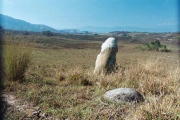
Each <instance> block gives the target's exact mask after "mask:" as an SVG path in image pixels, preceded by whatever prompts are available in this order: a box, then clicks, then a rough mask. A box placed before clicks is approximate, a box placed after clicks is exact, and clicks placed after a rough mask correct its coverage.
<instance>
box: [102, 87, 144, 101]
mask: <svg viewBox="0 0 180 120" xmlns="http://www.w3.org/2000/svg"><path fill="white" fill-rule="evenodd" d="M104 98H105V99H107V100H110V101H116V102H131V103H136V102H141V101H144V98H143V96H142V95H141V94H140V93H139V92H138V91H136V90H135V89H133V88H117V89H113V90H109V91H107V92H106V93H105V94H104Z"/></svg>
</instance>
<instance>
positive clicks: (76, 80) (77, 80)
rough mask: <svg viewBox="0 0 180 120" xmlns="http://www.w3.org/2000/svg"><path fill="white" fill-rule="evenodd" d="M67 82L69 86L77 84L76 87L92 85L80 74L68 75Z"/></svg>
mask: <svg viewBox="0 0 180 120" xmlns="http://www.w3.org/2000/svg"><path fill="white" fill-rule="evenodd" d="M68 81H69V82H70V83H71V84H77V85H83V86H88V85H92V83H91V82H90V81H89V80H88V79H87V77H86V76H84V75H83V74H81V73H74V74H72V75H70V76H69V79H68Z"/></svg>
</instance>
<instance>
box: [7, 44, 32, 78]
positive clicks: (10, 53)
mask: <svg viewBox="0 0 180 120" xmlns="http://www.w3.org/2000/svg"><path fill="white" fill-rule="evenodd" d="M30 55H31V54H30V50H28V48H27V45H26V44H24V43H19V44H18V45H12V44H11V45H6V46H5V55H4V56H5V58H4V60H5V75H6V78H7V79H8V80H11V81H22V80H23V79H24V77H25V72H26V70H27V68H28V65H29V63H30V59H31V56H30Z"/></svg>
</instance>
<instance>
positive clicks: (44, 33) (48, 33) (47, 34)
mask: <svg viewBox="0 0 180 120" xmlns="http://www.w3.org/2000/svg"><path fill="white" fill-rule="evenodd" d="M42 34H43V35H45V36H53V33H52V32H51V31H43V32H42Z"/></svg>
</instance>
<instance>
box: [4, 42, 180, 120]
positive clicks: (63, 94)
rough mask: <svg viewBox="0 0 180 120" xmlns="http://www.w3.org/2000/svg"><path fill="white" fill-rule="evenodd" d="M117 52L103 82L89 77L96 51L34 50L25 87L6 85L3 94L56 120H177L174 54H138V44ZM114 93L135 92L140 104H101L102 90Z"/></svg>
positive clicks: (179, 79)
mask: <svg viewBox="0 0 180 120" xmlns="http://www.w3.org/2000/svg"><path fill="white" fill-rule="evenodd" d="M87 45H88V43H87ZM120 46H123V47H120V49H119V52H118V53H117V64H118V69H117V70H116V72H115V73H113V74H110V75H106V76H103V75H101V76H96V75H93V69H94V64H95V60H96V56H97V54H98V53H99V52H100V50H97V49H89V48H88V49H67V48H60V49H40V48H34V50H33V51H32V63H31V64H30V66H29V69H28V71H27V72H26V76H25V77H26V79H25V81H24V82H23V83H20V84H19V83H17V82H11V81H5V86H6V92H13V93H14V94H16V95H17V96H19V97H20V98H22V99H24V100H27V101H30V102H32V103H33V104H34V106H39V107H40V108H41V109H42V111H44V112H46V113H48V115H54V116H56V117H58V118H59V119H67V118H68V119H72V120H73V119H87V120H88V119H89V120H90V119H127V120H129V119H133V120H137V119H138V120H143V119H144V120H148V119H149V120H151V119H155V120H156V119H164V120H166V119H176V120H178V119H180V109H179V108H180V100H179V98H180V89H179V88H180V74H179V73H180V67H179V60H178V55H177V53H176V52H171V53H157V52H149V51H147V52H142V51H139V50H138V49H137V46H138V45H137V44H127V43H120ZM118 87H132V88H135V89H136V90H138V91H139V92H140V93H141V94H143V95H144V97H145V102H143V103H139V104H136V105H131V104H117V103H111V102H108V101H106V100H104V99H103V97H102V96H103V94H104V93H105V91H106V90H110V89H113V88H118Z"/></svg>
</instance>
